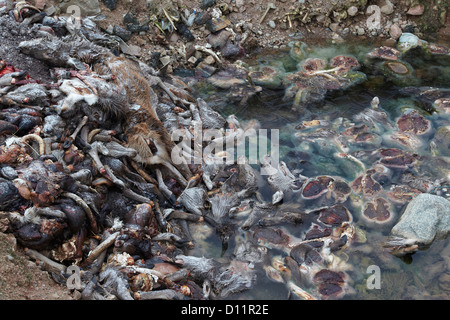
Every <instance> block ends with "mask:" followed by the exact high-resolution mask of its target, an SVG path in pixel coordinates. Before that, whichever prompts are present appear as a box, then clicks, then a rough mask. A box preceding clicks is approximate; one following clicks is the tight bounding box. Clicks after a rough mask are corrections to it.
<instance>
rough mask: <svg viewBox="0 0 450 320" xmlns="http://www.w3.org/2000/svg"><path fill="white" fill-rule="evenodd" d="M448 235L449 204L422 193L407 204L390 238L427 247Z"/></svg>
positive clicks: (449, 220) (449, 221)
mask: <svg viewBox="0 0 450 320" xmlns="http://www.w3.org/2000/svg"><path fill="white" fill-rule="evenodd" d="M449 234H450V202H449V201H448V200H447V199H445V198H443V197H440V196H436V195H432V194H429V193H422V194H419V195H418V196H417V197H415V198H414V199H413V200H412V201H411V202H410V203H408V205H407V207H406V209H405V211H404V213H403V215H402V216H401V218H400V220H399V221H398V223H397V224H396V225H395V226H394V227H393V228H392V230H391V236H393V237H398V238H402V239H405V240H410V241H411V242H414V243H416V244H419V245H423V246H429V245H431V244H432V243H433V241H434V240H439V239H445V238H447V237H448V235H449Z"/></svg>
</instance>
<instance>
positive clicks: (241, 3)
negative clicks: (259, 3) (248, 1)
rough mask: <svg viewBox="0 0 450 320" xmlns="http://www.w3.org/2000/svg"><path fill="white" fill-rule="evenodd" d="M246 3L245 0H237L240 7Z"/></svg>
mask: <svg viewBox="0 0 450 320" xmlns="http://www.w3.org/2000/svg"><path fill="white" fill-rule="evenodd" d="M243 5H244V0H236V7H238V8H240V7H242V6H243Z"/></svg>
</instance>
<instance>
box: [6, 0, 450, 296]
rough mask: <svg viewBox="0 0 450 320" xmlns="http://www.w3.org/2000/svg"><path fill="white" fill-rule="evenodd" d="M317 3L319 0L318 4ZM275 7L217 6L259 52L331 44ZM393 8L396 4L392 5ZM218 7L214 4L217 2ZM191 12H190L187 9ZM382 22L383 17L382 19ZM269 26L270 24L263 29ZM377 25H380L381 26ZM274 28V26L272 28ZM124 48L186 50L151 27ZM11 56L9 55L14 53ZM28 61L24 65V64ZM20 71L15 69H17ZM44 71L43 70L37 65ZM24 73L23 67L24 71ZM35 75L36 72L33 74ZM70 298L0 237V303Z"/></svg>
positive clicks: (198, 32)
mask: <svg viewBox="0 0 450 320" xmlns="http://www.w3.org/2000/svg"><path fill="white" fill-rule="evenodd" d="M319 1H320V0H319ZM57 2H60V1H47V4H52V3H57ZM273 2H274V4H275V5H276V7H277V8H276V9H275V10H271V11H270V12H269V13H268V14H267V16H266V17H265V19H264V21H263V22H262V23H260V22H259V20H260V19H261V17H262V15H263V13H264V11H265V10H266V8H267V1H266V0H245V1H236V0H233V1H232V0H224V1H222V3H224V4H226V5H227V6H228V13H227V15H226V17H227V19H229V20H230V21H231V23H232V25H233V26H236V25H238V24H239V23H242V25H246V26H247V27H248V28H250V29H251V35H252V37H253V40H252V41H254V42H256V43H257V44H258V45H260V46H265V47H280V46H282V45H287V43H288V42H289V41H292V39H293V38H296V37H297V38H301V39H303V40H305V41H314V40H322V39H332V37H333V33H334V32H333V31H332V30H330V28H324V27H322V26H319V25H317V24H314V23H311V24H310V25H307V24H302V23H300V22H299V21H291V22H292V26H291V27H289V20H288V19H287V16H286V13H289V12H292V11H293V9H294V3H296V2H297V0H280V1H273ZM392 2H394V3H396V2H397V3H399V2H400V1H394V0H392ZM173 3H177V5H178V7H179V8H182V9H183V8H186V9H192V8H198V7H199V4H200V3H201V0H178V2H176V1H173ZM218 3H219V1H218ZM372 3H376V4H380V5H381V4H384V3H385V0H380V1H372ZM100 6H101V10H102V13H103V14H104V15H105V16H106V18H105V19H104V20H102V21H99V22H98V25H99V26H100V27H102V28H104V29H107V28H108V26H110V25H118V26H122V27H124V24H123V16H124V14H126V13H127V12H132V13H134V14H135V16H136V18H137V19H138V20H139V21H145V19H146V18H148V15H147V10H146V1H145V0H133V1H129V0H119V1H118V4H117V8H116V9H115V10H114V11H110V10H109V9H107V8H106V7H105V5H104V4H103V2H101V3H100ZM406 10H407V8H406V7H405V6H403V5H401V4H399V5H396V8H395V12H394V13H393V15H392V16H390V18H389V19H392V17H394V16H401V17H404V16H405V11H406ZM190 11H192V10H190ZM366 19H367V17H366V16H365V15H364V14H360V15H357V16H355V17H353V18H352V19H346V20H345V21H343V22H342V23H340V24H339V28H341V29H345V28H349V29H351V27H352V26H354V25H355V24H362V23H364V22H365V20H366ZM384 19H386V18H384ZM449 19H450V17H449V15H447V21H448V25H447V28H444V29H443V31H442V34H443V35H450V29H449V28H450V21H449ZM269 21H273V23H271V25H272V26H271V25H269ZM381 23H382V24H384V23H386V20H382V21H381ZM274 25H275V27H274ZM190 31H191V32H192V34H193V35H194V36H195V37H196V43H198V44H205V43H206V40H205V39H206V37H207V36H208V34H209V32H208V31H207V30H205V27H204V26H194V27H193V28H192V29H191V30H190ZM13 38H14V39H16V40H15V41H18V40H20V39H19V38H17V37H13V36H12V37H11V41H13ZM129 44H131V45H135V46H138V47H139V48H140V49H141V51H142V56H141V58H142V59H143V60H144V61H146V62H147V61H149V60H150V59H151V56H152V53H153V52H155V51H158V52H161V53H162V55H165V54H169V55H170V54H171V53H173V52H174V51H175V50H176V49H177V48H180V47H182V46H183V45H186V41H185V39H183V37H182V36H181V35H179V34H178V33H172V34H171V35H165V36H163V35H161V33H160V32H159V31H158V30H157V28H152V29H151V30H150V31H149V32H148V33H147V34H145V35H133V36H132V38H131V40H130V41H129ZM0 54H1V50H0ZM11 55H15V53H14V52H12V53H11ZM33 62H34V61H32V60H30V61H29V63H33ZM18 67H20V66H18ZM42 67H45V66H42ZM24 68H27V66H24ZM37 71H38V73H40V74H41V76H42V73H41V71H42V70H40V69H37ZM0 231H1V229H0ZM71 299H76V296H74V295H73V293H71V292H70V291H69V290H68V289H67V288H66V287H65V286H62V285H59V284H57V283H56V282H55V281H54V280H53V279H52V278H51V276H50V275H49V274H48V273H47V272H45V271H42V270H41V269H40V267H39V266H38V265H37V264H36V262H34V261H31V260H29V258H28V257H27V256H26V255H25V254H24V251H23V248H21V247H20V246H19V245H17V244H16V242H15V239H14V237H13V236H12V235H11V234H5V233H2V232H0V300H71Z"/></svg>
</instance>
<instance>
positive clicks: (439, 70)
mask: <svg viewBox="0 0 450 320" xmlns="http://www.w3.org/2000/svg"><path fill="white" fill-rule="evenodd" d="M444 45H447V46H448V45H449V44H444ZM375 47H377V44H375V43H365V44H359V43H356V42H355V43H353V44H348V43H346V44H340V45H338V44H324V45H316V46H310V48H309V51H308V57H320V58H326V59H331V58H333V57H335V56H336V55H351V56H354V57H356V58H357V59H358V61H359V62H360V63H361V67H360V69H359V71H361V72H363V73H364V74H365V75H366V76H367V79H366V80H365V81H363V82H362V83H360V84H357V85H355V86H353V87H351V88H349V89H347V90H336V91H332V92H327V94H326V96H325V98H324V99H322V100H320V101H318V102H314V103H311V104H305V105H302V106H301V108H294V109H293V108H292V105H293V102H292V99H286V98H285V97H284V94H285V91H284V90H283V89H278V90H277V89H267V88H263V90H262V91H261V92H259V93H257V94H255V95H252V96H251V97H250V98H249V99H248V100H246V102H245V103H242V104H239V103H237V102H236V101H230V99H228V98H227V92H228V91H229V90H231V89H228V90H227V89H225V90H223V89H222V90H217V89H215V88H213V87H211V86H206V87H205V86H204V85H203V84H202V83H198V84H197V85H196V86H194V87H195V88H196V89H198V94H199V95H200V96H201V97H202V98H203V99H205V100H206V101H207V102H208V103H209V104H210V105H211V106H212V107H213V108H214V109H215V110H217V111H219V112H221V113H222V115H224V116H228V115H231V114H234V115H235V116H236V117H237V118H238V119H239V120H240V121H241V122H242V123H245V122H246V121H250V120H254V119H256V120H258V121H259V123H260V126H261V128H265V129H278V130H279V133H280V134H279V136H280V140H279V141H280V160H281V161H284V162H285V163H286V164H287V166H288V168H289V169H290V170H291V171H293V172H296V173H301V174H302V175H304V176H306V177H317V176H324V175H327V176H332V177H340V178H342V179H344V180H345V181H347V182H348V183H350V182H352V181H354V180H355V179H356V178H357V177H358V175H360V174H361V168H360V167H359V165H358V164H356V163H355V162H352V161H345V160H339V159H338V158H336V156H335V153H337V152H339V151H340V150H339V147H337V146H336V145H335V143H334V142H332V141H331V140H332V139H318V140H316V141H315V140H314V139H308V132H309V131H307V130H306V131H302V130H300V129H299V127H298V126H299V124H301V123H302V122H303V121H310V120H323V121H326V122H327V123H338V122H339V121H341V122H340V123H347V125H348V126H350V125H351V124H352V121H353V119H354V116H355V115H356V114H358V113H361V112H363V111H364V110H367V109H368V108H370V107H371V102H372V100H373V98H374V97H378V98H379V107H380V108H381V109H382V110H383V111H384V112H386V114H387V115H388V119H389V122H390V123H391V124H393V125H394V126H395V121H396V119H398V118H399V117H400V116H401V115H402V114H403V112H404V111H405V110H407V109H414V110H418V111H419V112H420V114H422V115H423V116H424V117H425V118H426V119H428V120H429V121H430V123H431V126H432V132H431V133H430V134H426V135H424V136H421V137H420V141H421V143H420V144H417V145H414V143H413V142H411V143H410V144H408V145H401V144H399V143H395V142H393V141H392V140H390V139H388V138H387V137H388V135H389V134H390V133H391V132H392V130H391V129H386V128H383V129H382V132H381V133H380V136H381V137H382V139H381V142H379V144H372V145H361V144H356V145H352V146H351V147H350V151H349V153H350V154H352V152H353V154H355V152H357V151H358V150H359V151H368V150H369V151H373V150H376V149H379V148H392V147H395V148H400V149H404V150H408V151H411V152H414V153H415V154H417V155H419V156H422V157H423V158H422V159H421V161H419V163H418V164H417V166H415V167H413V168H408V169H393V170H392V173H391V174H390V176H389V179H385V180H383V181H380V183H381V186H382V188H383V189H384V190H390V188H391V187H392V186H395V185H399V184H401V179H402V175H403V174H404V173H405V172H406V171H408V170H411V171H414V172H415V174H419V175H422V174H423V175H425V176H427V177H430V178H431V179H441V178H444V177H443V176H442V175H444V174H445V172H448V167H447V168H445V166H446V165H448V162H445V161H442V162H440V161H435V160H436V159H434V158H433V157H434V156H435V154H433V148H431V147H430V142H431V141H432V138H433V136H434V133H435V132H436V130H437V129H438V128H439V127H442V126H448V125H449V124H450V122H449V119H450V116H449V114H442V113H436V112H434V111H433V110H429V109H427V107H424V105H423V104H422V102H421V101H419V100H418V99H417V96H415V95H413V94H411V95H408V94H405V93H404V91H402V90H403V89H404V88H405V87H406V86H407V84H405V85H403V86H401V85H400V86H399V85H395V84H393V83H392V82H391V81H388V80H387V79H386V77H384V76H383V74H382V73H380V72H374V71H373V65H371V62H369V61H367V59H366V56H367V54H368V53H369V52H370V51H371V50H372V49H374V48H375ZM404 59H405V60H406V61H407V62H408V63H409V64H411V66H412V67H413V68H414V70H415V76H414V77H415V79H414V81H413V83H414V87H415V88H420V87H426V86H429V87H437V88H450V56H449V55H447V56H429V55H428V56H426V55H425V56H424V55H420V56H419V55H416V54H415V53H414V52H412V53H411V54H408V55H407V56H406V57H405V58H404ZM280 61H281V62H282V63H283V64H284V67H285V69H286V72H290V71H293V70H295V66H296V63H297V62H298V61H292V58H290V57H289V52H288V50H278V51H270V52H262V53H260V54H257V55H254V56H252V57H250V58H248V59H245V61H244V62H245V63H246V64H247V65H248V66H257V65H261V64H271V63H272V64H273V63H274V62H277V63H279V62H280ZM378 125H381V126H383V125H384V124H378ZM299 132H306V133H305V134H303V135H300V136H297V137H296V134H297V133H299ZM436 158H440V157H439V154H438V155H437V156H436ZM441 160H442V159H441ZM361 161H362V162H363V164H364V165H365V166H367V168H370V165H371V163H369V161H368V160H367V159H366V158H362V160H361ZM438 163H439V164H438ZM439 166H444V167H443V168H442V167H439ZM446 170H447V171H446ZM259 191H260V192H261V195H262V196H263V198H264V199H265V200H266V201H269V202H270V201H271V196H272V194H273V190H272V189H271V188H270V187H269V186H268V185H267V183H266V182H265V178H263V179H262V182H261V185H260V190H259ZM436 191H438V192H439V193H440V194H443V195H444V196H445V193H447V194H448V193H450V188H448V189H445V188H439V189H436V190H433V192H436ZM413 196H414V194H411V195H410V198H412V197H413ZM447 197H448V196H447ZM360 201H362V200H361V198H360V197H359V196H358V195H355V194H352V195H351V196H350V197H348V199H346V200H345V202H343V203H342V205H344V206H346V207H347V208H348V209H349V211H350V212H351V214H352V218H353V224H354V225H355V227H356V229H357V230H358V234H359V237H358V241H355V242H354V243H352V244H351V245H350V246H349V247H348V248H346V249H345V250H342V251H338V252H336V253H335V256H336V257H337V260H338V261H339V263H337V264H336V265H337V266H338V267H336V268H338V269H339V271H341V272H343V273H345V274H346V282H347V284H346V287H345V290H344V291H345V295H343V296H339V298H340V299H426V298H431V299H448V298H449V297H450V240H449V239H447V240H440V241H436V242H434V243H433V245H432V246H431V247H430V248H428V249H427V250H422V251H419V252H416V253H415V254H413V255H410V256H406V257H404V258H398V257H395V256H393V255H392V254H390V253H389V252H387V251H386V250H385V249H384V248H383V246H382V244H383V241H384V240H385V239H386V237H387V236H388V235H389V232H390V230H391V228H392V226H393V225H394V224H395V223H396V221H398V218H399V216H400V214H401V212H402V210H403V209H404V207H405V205H406V203H407V201H404V202H402V203H393V204H392V206H393V210H392V214H393V218H392V219H390V220H389V222H388V223H385V224H381V223H380V224H378V223H372V222H370V221H369V222H368V221H367V220H366V219H364V218H363V217H362V216H361V215H362V213H361V207H360ZM282 205H283V206H289V205H292V207H293V208H297V209H298V210H303V211H304V210H311V209H314V208H317V207H320V206H321V205H323V202H320V201H319V200H317V201H316V200H303V199H302V198H301V197H300V196H294V197H292V198H291V199H289V200H288V202H283V203H282ZM278 227H282V228H284V230H287V231H288V232H289V234H291V235H294V236H296V237H299V238H302V237H303V236H304V234H305V232H306V230H308V228H309V227H310V225H308V221H303V222H302V223H301V224H297V225H292V224H287V225H282V226H277V228H278ZM192 233H193V234H194V235H195V237H196V241H197V245H196V248H195V249H194V251H195V254H196V255H199V254H200V255H203V256H205V257H213V258H216V259H218V260H223V261H225V260H227V259H232V257H233V251H234V249H235V248H236V245H237V244H239V243H240V242H242V241H243V239H246V237H249V233H248V231H243V230H237V231H236V233H235V235H234V238H232V239H231V240H230V243H229V247H228V249H227V251H226V252H225V254H223V255H222V247H221V241H220V239H219V237H218V235H217V234H216V233H215V232H214V231H213V230H212V229H211V227H209V226H208V225H206V224H205V225H201V224H200V225H198V226H196V229H195V230H194V231H193V232H192ZM262 245H264V244H262ZM267 249H268V256H269V257H270V259H269V260H272V261H269V260H268V261H267V262H265V263H266V264H269V265H270V264H271V262H273V260H274V259H277V258H281V259H282V258H283V257H285V256H286V255H288V253H287V252H286V251H285V250H281V249H280V248H278V247H271V246H270V245H268V246H267ZM255 268H256V270H254V271H255V279H256V280H255V283H254V285H253V286H252V288H251V289H250V290H247V291H244V292H242V293H238V294H235V295H232V296H231V298H233V299H234V298H240V299H289V298H295V295H292V294H290V292H289V289H288V288H287V286H286V283H284V282H283V281H277V280H276V279H273V278H272V277H270V276H268V275H267V270H266V269H265V268H264V263H263V264H259V265H257V266H255ZM287 269H288V268H287V267H286V270H287ZM286 272H289V270H287V271H286ZM303 285H304V287H303V289H305V290H306V291H309V290H311V292H314V291H313V288H312V286H311V284H310V283H309V284H308V283H307V282H305V283H303Z"/></svg>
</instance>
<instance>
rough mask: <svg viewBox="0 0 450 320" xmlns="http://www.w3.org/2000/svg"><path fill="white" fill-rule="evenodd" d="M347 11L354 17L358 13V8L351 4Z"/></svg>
mask: <svg viewBox="0 0 450 320" xmlns="http://www.w3.org/2000/svg"><path fill="white" fill-rule="evenodd" d="M347 13H348V15H349V16H351V17H354V16H356V14H357V13H358V8H357V7H355V6H351V7H350V8H348V9H347Z"/></svg>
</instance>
